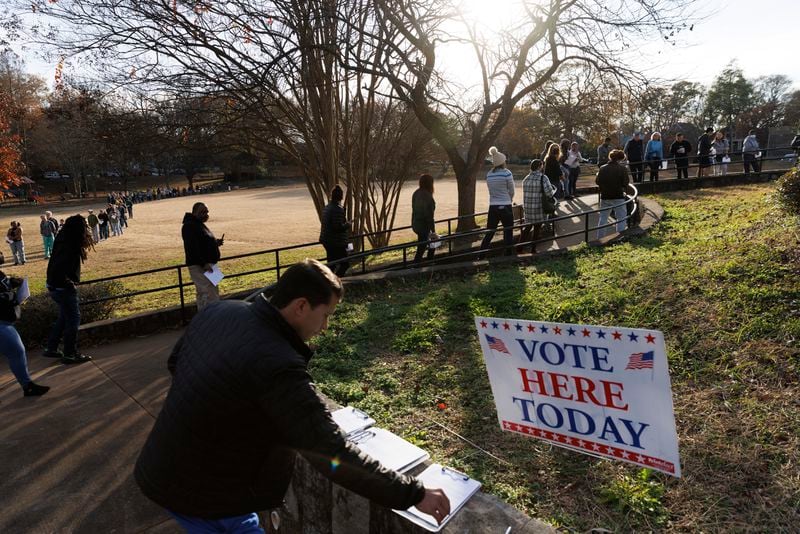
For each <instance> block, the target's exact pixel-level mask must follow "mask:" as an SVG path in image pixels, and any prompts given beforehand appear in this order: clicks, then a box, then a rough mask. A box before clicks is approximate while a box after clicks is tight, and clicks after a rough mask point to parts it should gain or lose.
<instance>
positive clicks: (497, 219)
mask: <svg viewBox="0 0 800 534" xmlns="http://www.w3.org/2000/svg"><path fill="white" fill-rule="evenodd" d="M489 155H490V156H491V158H492V170H491V171H489V173H488V174H487V175H486V185H487V187H488V188H489V216H488V220H487V221H486V229H487V230H489V231H488V232H486V234H485V235H484V236H483V241H481V250H485V249H487V248H489V245H490V244H491V242H492V238H493V237H494V233H495V231H496V230H497V225H498V224H499V223H501V222H502V223H503V244H504V245H505V251H504V253H505V255H507V256H510V255H511V254H513V253H514V246H513V245H514V228H513V227H514V214H513V212H512V211H511V202H512V201H513V200H514V175H513V174H511V171H510V170H508V169H506V156H505V154H503V153H502V152H500V151H498V150H497V148H496V147H492V148H490V149H489Z"/></svg>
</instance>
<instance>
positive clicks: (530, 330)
mask: <svg viewBox="0 0 800 534" xmlns="http://www.w3.org/2000/svg"><path fill="white" fill-rule="evenodd" d="M534 330H536V327H535V326H533V325H532V324H529V325H528V332H533V331H534Z"/></svg>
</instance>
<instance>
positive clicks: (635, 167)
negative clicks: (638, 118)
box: [609, 132, 644, 182]
mask: <svg viewBox="0 0 800 534" xmlns="http://www.w3.org/2000/svg"><path fill="white" fill-rule="evenodd" d="M624 152H625V159H627V160H628V166H629V167H630V169H631V176H632V177H633V181H634V182H641V181H642V180H644V141H642V134H641V133H639V132H634V133H633V139H629V140H628V142H627V143H625V149H624ZM610 157H611V156H610V155H609V158H610Z"/></svg>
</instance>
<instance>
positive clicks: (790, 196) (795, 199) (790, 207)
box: [778, 167, 800, 215]
mask: <svg viewBox="0 0 800 534" xmlns="http://www.w3.org/2000/svg"><path fill="white" fill-rule="evenodd" d="M778 201H779V202H780V204H781V205H782V206H783V208H784V209H785V210H786V211H788V212H789V213H791V214H793V215H800V167H794V168H793V169H792V170H790V171H789V172H787V173H786V174H784V175H783V176H781V177H780V178H779V179H778Z"/></svg>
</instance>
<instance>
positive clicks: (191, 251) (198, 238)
mask: <svg viewBox="0 0 800 534" xmlns="http://www.w3.org/2000/svg"><path fill="white" fill-rule="evenodd" d="M181 237H183V251H184V252H185V253H186V265H205V264H206V263H217V262H218V261H219V245H217V238H215V237H214V234H212V233H211V230H209V229H208V227H206V225H205V224H203V223H202V222H201V221H200V219H198V218H197V217H195V216H194V215H192V214H191V213H187V214H185V215H184V216H183V226H182V227H181Z"/></svg>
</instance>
